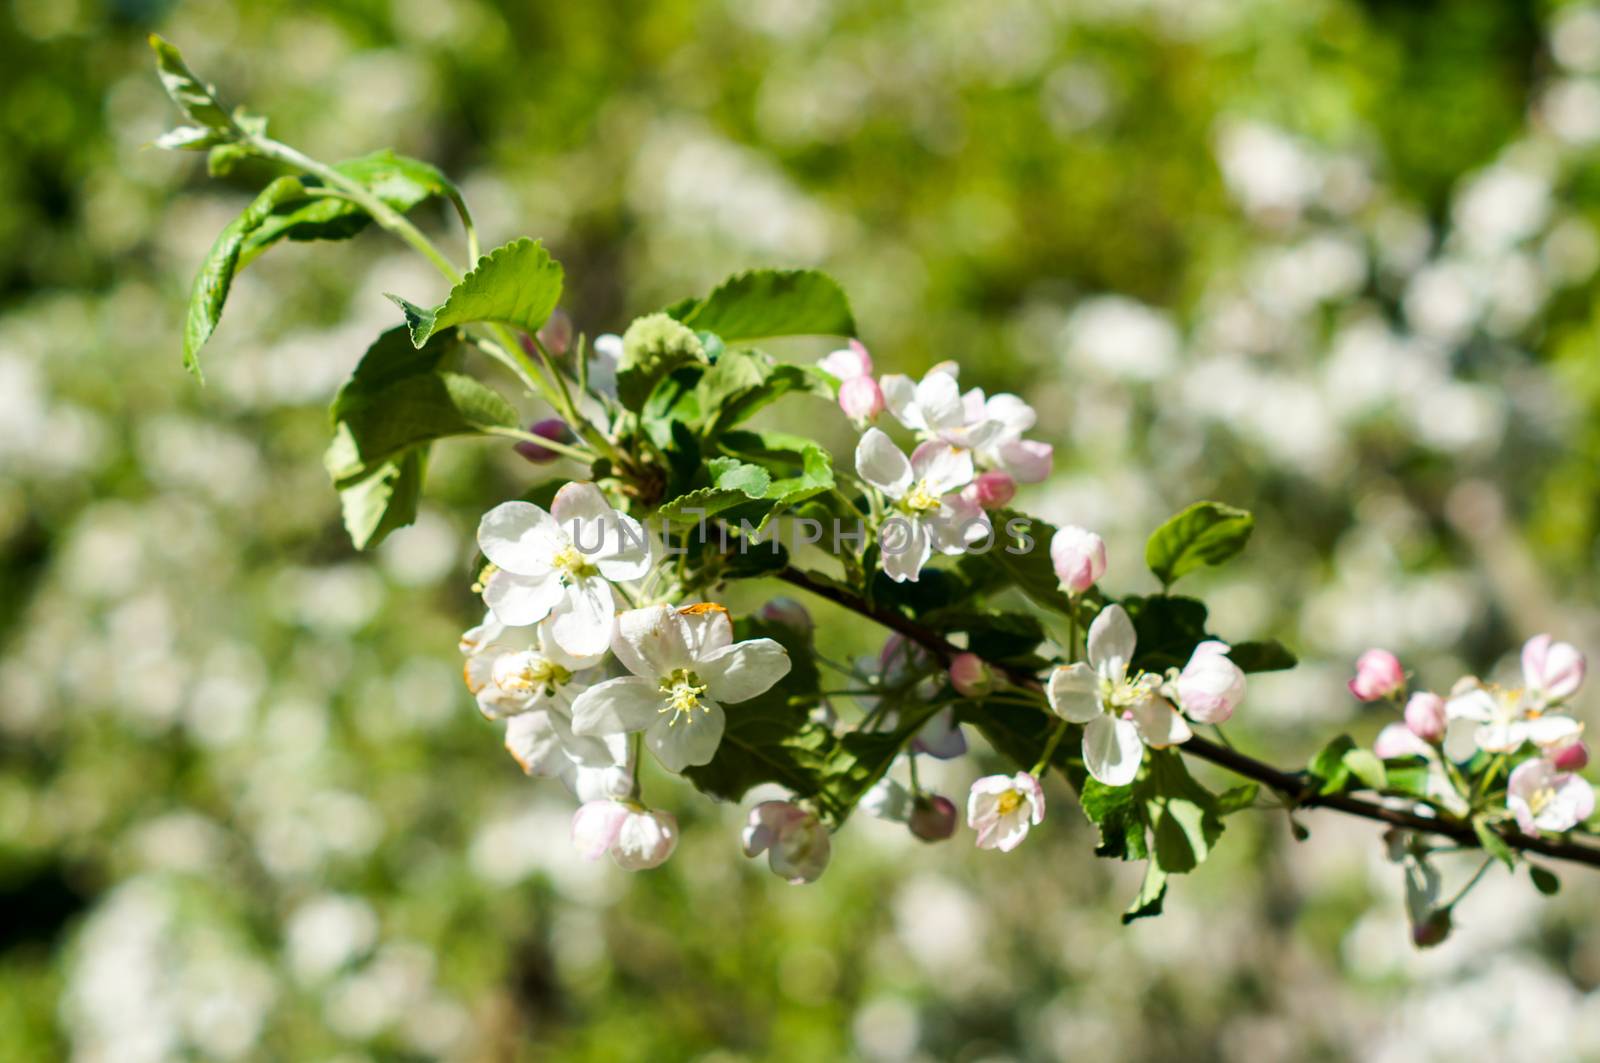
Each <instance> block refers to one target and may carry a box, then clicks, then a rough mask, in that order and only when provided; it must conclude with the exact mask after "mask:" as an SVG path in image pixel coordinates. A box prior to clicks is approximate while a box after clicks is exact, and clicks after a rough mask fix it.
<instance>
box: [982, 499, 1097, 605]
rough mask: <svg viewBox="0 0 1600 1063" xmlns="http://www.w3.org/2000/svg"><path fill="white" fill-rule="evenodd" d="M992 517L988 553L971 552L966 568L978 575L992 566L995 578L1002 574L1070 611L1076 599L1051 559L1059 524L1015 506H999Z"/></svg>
mask: <svg viewBox="0 0 1600 1063" xmlns="http://www.w3.org/2000/svg"><path fill="white" fill-rule="evenodd" d="M989 518H990V520H991V521H992V522H993V524H994V535H995V541H994V545H993V546H992V547H990V548H989V550H988V551H987V552H986V553H983V554H968V555H967V556H966V557H964V558H963V559H962V566H963V568H964V569H967V570H968V571H969V572H972V573H973V574H974V575H975V576H976V575H977V574H978V573H981V572H982V570H984V569H990V570H991V572H992V574H993V575H992V576H991V577H990V578H991V579H992V578H993V576H998V577H999V578H1000V579H1001V580H1003V581H1006V582H1010V583H1012V584H1014V585H1015V586H1016V588H1017V590H1019V591H1021V592H1022V593H1023V594H1025V595H1027V596H1028V597H1029V598H1031V599H1033V601H1034V602H1035V603H1037V604H1039V605H1042V606H1044V607H1045V608H1046V609H1053V610H1055V611H1056V612H1058V613H1065V614H1070V613H1071V612H1072V609H1073V604H1072V601H1071V599H1069V598H1068V597H1067V595H1066V593H1065V592H1064V591H1062V589H1061V581H1060V580H1058V579H1057V578H1056V572H1055V568H1054V567H1053V566H1052V565H1051V563H1050V539H1051V537H1052V536H1054V535H1055V533H1056V528H1055V525H1053V524H1050V523H1049V522H1048V521H1043V520H1040V519H1039V518H1037V517H1032V516H1029V515H1028V514H1026V513H1019V512H1017V511H1016V510H1011V509H997V510H995V511H994V512H993V513H991V514H989ZM980 578H981V577H980Z"/></svg>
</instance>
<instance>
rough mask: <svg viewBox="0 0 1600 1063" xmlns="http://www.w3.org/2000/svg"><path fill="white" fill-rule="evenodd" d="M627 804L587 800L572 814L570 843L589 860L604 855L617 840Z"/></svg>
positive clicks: (626, 813) (626, 815)
mask: <svg viewBox="0 0 1600 1063" xmlns="http://www.w3.org/2000/svg"><path fill="white" fill-rule="evenodd" d="M627 818H628V806H626V805H623V804H619V803H617V802H616V801H604V800H602V801H587V802H585V803H584V804H583V805H581V806H580V807H579V808H578V811H576V812H574V813H573V814H572V844H573V845H574V846H576V847H577V849H578V852H580V853H582V854H583V855H584V857H586V858H587V859H589V860H598V859H600V858H601V857H602V856H604V855H605V854H606V852H607V850H609V849H610V848H611V847H612V846H613V845H615V844H616V841H617V833H618V832H619V831H621V830H622V821H623V820H625V819H627Z"/></svg>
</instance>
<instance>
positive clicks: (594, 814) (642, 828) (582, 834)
mask: <svg viewBox="0 0 1600 1063" xmlns="http://www.w3.org/2000/svg"><path fill="white" fill-rule="evenodd" d="M572 844H573V845H574V846H576V847H577V849H578V852H580V853H582V854H583V855H584V856H586V857H588V858H589V859H590V860H598V859H600V857H602V856H604V855H605V854H606V853H608V852H609V853H610V854H611V859H612V860H613V861H614V862H615V863H616V865H617V866H618V867H620V868H622V869H623V870H624V871H644V870H647V869H648V868H652V867H659V866H661V865H662V864H664V863H666V860H667V857H669V856H671V855H672V851H673V850H674V849H676V848H677V847H678V820H677V818H676V817H675V816H673V814H672V813H670V812H659V811H655V810H652V809H648V808H645V807H643V806H641V805H638V804H636V803H633V802H622V801H612V800H606V799H602V800H596V801H588V802H585V803H584V804H583V805H582V806H581V807H580V808H579V809H578V811H577V812H575V813H573V816H572Z"/></svg>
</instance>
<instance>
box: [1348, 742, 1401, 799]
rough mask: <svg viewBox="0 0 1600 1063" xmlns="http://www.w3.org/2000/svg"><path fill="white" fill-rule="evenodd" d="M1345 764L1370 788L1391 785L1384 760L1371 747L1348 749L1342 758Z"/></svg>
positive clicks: (1351, 772)
mask: <svg viewBox="0 0 1600 1063" xmlns="http://www.w3.org/2000/svg"><path fill="white" fill-rule="evenodd" d="M1340 759H1341V760H1342V761H1343V762H1344V766H1345V767H1346V768H1349V769H1350V774H1352V775H1354V776H1355V777H1356V778H1357V779H1360V780H1361V784H1362V785H1363V786H1365V787H1367V788H1368V789H1370V790H1384V789H1386V788H1387V787H1388V785H1389V776H1388V773H1387V772H1386V771H1385V770H1384V767H1383V761H1381V760H1379V759H1378V755H1377V754H1376V753H1374V752H1373V751H1372V750H1370V749H1360V748H1357V749H1350V750H1346V751H1345V754H1344V756H1343V757H1342V758H1340Z"/></svg>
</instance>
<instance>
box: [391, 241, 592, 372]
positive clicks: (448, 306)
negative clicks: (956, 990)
mask: <svg viewBox="0 0 1600 1063" xmlns="http://www.w3.org/2000/svg"><path fill="white" fill-rule="evenodd" d="M561 284H562V270H561V264H560V263H559V262H556V261H555V260H554V259H552V258H551V257H550V252H548V251H546V250H545V249H544V245H543V244H542V243H540V242H539V241H537V240H530V239H528V238H527V237H523V238H522V239H520V240H513V241H512V242H511V243H509V244H506V245H504V246H503V247H497V248H495V249H494V250H493V251H491V252H489V253H488V254H487V255H485V256H483V257H482V258H480V259H479V260H478V264H477V266H476V267H474V268H473V269H472V271H471V272H470V273H468V274H467V275H466V276H464V277H462V278H461V280H460V281H458V282H457V283H456V285H455V287H453V288H451V289H450V294H449V295H448V296H446V297H445V300H444V302H442V303H440V304H439V305H438V306H436V307H434V308H433V309H431V310H428V309H425V308H423V307H420V306H417V305H416V304H414V303H410V302H407V301H406V300H404V299H402V298H400V297H399V296H398V295H390V296H389V298H390V299H392V300H394V302H395V304H396V305H398V306H399V307H400V309H401V310H402V311H403V312H404V313H405V315H406V324H407V326H408V327H409V328H410V329H411V342H412V343H414V344H415V345H416V346H418V347H421V346H422V345H423V344H424V343H426V342H427V341H428V337H430V336H432V335H433V334H434V333H435V332H438V331H440V330H442V329H445V328H448V327H449V326H451V325H464V324H468V323H470V322H473V321H493V322H497V323H499V324H502V325H510V326H511V327H512V328H519V329H522V330H523V331H525V332H537V331H538V330H539V328H540V326H542V325H543V324H544V323H545V322H546V321H547V320H549V318H550V313H551V311H553V310H554V309H555V308H556V303H558V302H559V301H560V300H561Z"/></svg>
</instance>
